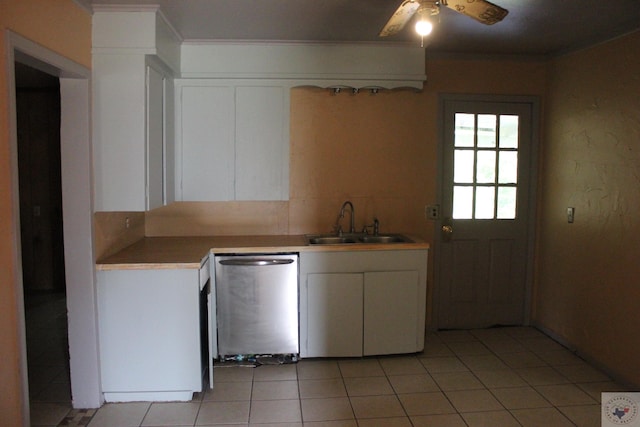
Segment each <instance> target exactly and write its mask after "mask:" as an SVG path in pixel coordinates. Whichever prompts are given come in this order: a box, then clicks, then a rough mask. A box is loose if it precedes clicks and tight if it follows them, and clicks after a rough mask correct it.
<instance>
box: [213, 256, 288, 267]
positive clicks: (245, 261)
mask: <svg viewBox="0 0 640 427" xmlns="http://www.w3.org/2000/svg"><path fill="white" fill-rule="evenodd" d="M219 262H220V264H222V265H233V266H249V267H261V266H268V265H286V264H292V263H293V262H294V260H293V259H285V258H228V259H222V260H220V261H219Z"/></svg>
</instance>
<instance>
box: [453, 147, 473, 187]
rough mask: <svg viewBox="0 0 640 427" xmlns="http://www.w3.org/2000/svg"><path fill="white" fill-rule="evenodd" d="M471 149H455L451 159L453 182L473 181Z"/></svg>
mask: <svg viewBox="0 0 640 427" xmlns="http://www.w3.org/2000/svg"><path fill="white" fill-rule="evenodd" d="M473 154H474V152H473V150H455V153H454V160H453V182H456V183H472V182H473Z"/></svg>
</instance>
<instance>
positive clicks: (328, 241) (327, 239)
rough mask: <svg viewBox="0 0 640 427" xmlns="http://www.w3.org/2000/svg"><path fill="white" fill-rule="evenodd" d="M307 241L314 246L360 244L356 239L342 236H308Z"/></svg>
mask: <svg viewBox="0 0 640 427" xmlns="http://www.w3.org/2000/svg"><path fill="white" fill-rule="evenodd" d="M307 240H308V241H309V243H310V244H312V245H340V244H344V243H358V240H357V239H355V238H354V237H341V236H307Z"/></svg>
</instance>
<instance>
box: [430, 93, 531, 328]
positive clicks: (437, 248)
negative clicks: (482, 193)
mask: <svg viewBox="0 0 640 427" xmlns="http://www.w3.org/2000/svg"><path fill="white" fill-rule="evenodd" d="M447 101H468V102H505V103H526V104H530V105H531V144H532V146H531V151H530V156H531V160H530V185H529V190H528V191H529V212H528V214H529V224H528V229H527V235H528V236H529V241H528V242H527V253H528V258H527V265H526V282H525V300H524V324H525V325H528V324H529V323H530V322H531V301H532V291H533V280H534V259H535V238H536V221H537V218H536V211H537V208H536V206H537V182H538V158H539V145H540V99H539V97H537V96H526V95H488V94H440V96H439V99H438V153H437V159H438V161H437V165H438V166H437V177H438V178H437V182H436V185H437V189H436V197H437V201H438V202H437V203H438V204H442V200H443V195H442V184H443V182H442V177H443V167H444V151H443V150H444V140H445V139H444V138H445V135H444V106H445V103H446V102H447ZM442 225H443V223H442V218H438V219H437V220H436V221H434V227H435V228H434V287H433V293H432V296H433V300H432V301H433V302H432V304H431V310H432V316H431V318H432V319H433V322H432V324H431V329H432V330H437V329H438V326H439V325H438V301H439V284H440V277H441V274H442V273H441V271H440V254H441V249H442V232H441V228H442Z"/></svg>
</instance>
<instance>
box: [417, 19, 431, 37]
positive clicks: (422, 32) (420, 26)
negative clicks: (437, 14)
mask: <svg viewBox="0 0 640 427" xmlns="http://www.w3.org/2000/svg"><path fill="white" fill-rule="evenodd" d="M431 31H433V24H432V23H431V21H429V20H428V19H425V18H424V17H423V18H422V19H420V20H419V21H418V22H416V33H418V35H419V36H421V37H424V36H428V35H429V34H431Z"/></svg>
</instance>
